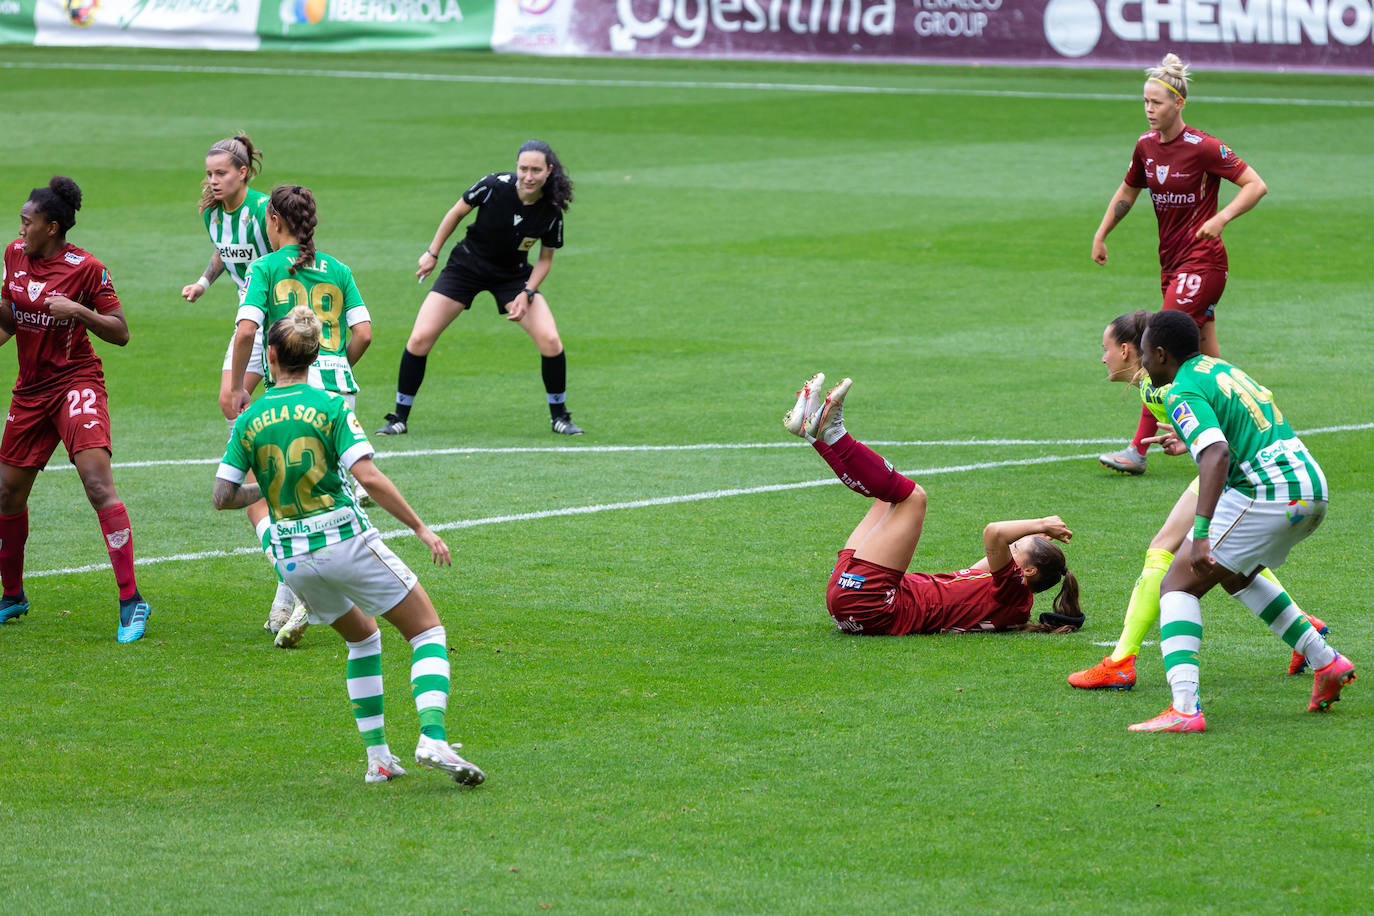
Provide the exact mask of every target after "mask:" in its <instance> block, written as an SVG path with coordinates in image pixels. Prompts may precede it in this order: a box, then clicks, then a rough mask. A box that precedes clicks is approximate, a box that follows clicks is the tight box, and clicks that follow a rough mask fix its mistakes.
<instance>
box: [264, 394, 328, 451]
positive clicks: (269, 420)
mask: <svg viewBox="0 0 1374 916" xmlns="http://www.w3.org/2000/svg"><path fill="white" fill-rule="evenodd" d="M283 420H299V421H301V422H302V423H309V424H310V425H311V426H313V427H315V429H317V430H319V431H320V433H322V434H323V435H325V436H328V435H329V433H330V432H331V431H332V430H333V428H334V424H333V422H332V421H331V420H330V419H329V417H328V416H326V415H325V414H322V413H320V412H319V411H318V410H316V409H315V408H313V407H308V406H306V405H305V404H296V405H294V407H293V405H290V404H283V405H282V406H280V407H269V408H267V410H265V411H263V412H262V413H260V414H258V415H257V416H256V417H254V418H253V421H252V422H251V423H249V424H248V427H247V428H246V429H244V431H243V436H244V441H245V444H247V445H248V446H249V447H251V446H252V440H253V437H254V436H256V435H257V434H258V433H260V432H262V431H263V430H264V429H265V428H267V427H268V426H271V425H272V424H273V423H281V422H282V421H283Z"/></svg>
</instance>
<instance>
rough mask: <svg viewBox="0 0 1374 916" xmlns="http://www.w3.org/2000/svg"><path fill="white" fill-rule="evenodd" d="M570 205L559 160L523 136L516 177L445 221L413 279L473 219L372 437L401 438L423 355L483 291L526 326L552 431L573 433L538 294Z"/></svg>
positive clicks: (485, 186) (502, 179) (487, 187)
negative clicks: (532, 257)
mask: <svg viewBox="0 0 1374 916" xmlns="http://www.w3.org/2000/svg"><path fill="white" fill-rule="evenodd" d="M572 199H573V184H572V180H571V179H569V178H568V175H567V172H565V171H564V170H563V163H561V162H560V161H559V159H558V156H557V154H556V153H554V151H553V149H552V148H551V147H550V146H549V145H548V144H547V143H545V142H543V141H542V140H528V141H526V142H525V144H524V145H523V146H521V147H520V153H519V155H518V157H517V158H516V163H515V171H514V172H497V173H495V174H492V175H488V176H487V177H486V178H483V179H482V180H481V181H479V182H477V184H475V185H473V186H472V187H471V188H468V190H467V192H466V193H465V194H463V196H462V198H461V199H459V201H458V202H457V203H456V204H454V205H453V208H452V209H450V210H449V211H448V213H446V214H445V215H444V218H443V220H442V221H441V222H440V223H439V229H438V230H437V231H436V232H435V233H434V239H433V240H432V241H431V242H430V245H429V248H427V249H425V253H424V254H422V255H420V261H419V269H418V270H416V271H415V276H417V277H419V278H420V279H421V280H423V279H424V278H425V277H427V276H429V274H430V272H431V271H433V270H434V267H435V265H437V264H438V263H439V252H440V251H441V250H442V249H443V247H444V243H445V242H447V241H448V238H449V236H450V235H452V234H453V231H454V230H455V229H457V228H458V224H459V223H461V222H462V221H463V219H464V217H466V216H467V215H468V214H469V213H471V212H472V211H473V210H474V209H475V210H477V218H476V219H475V220H474V221H473V222H472V224H471V225H469V226H468V230H467V235H466V236H464V238H463V240H462V241H461V242H459V243H458V244H457V245H456V246H454V248H453V251H452V253H450V254H449V258H448V264H447V266H445V267H444V269H443V271H442V272H441V273H440V274H439V279H438V280H437V281H436V282H435V284H434V286H433V288H431V289H430V291H429V295H427V296H425V301H424V303H423V304H422V305H421V306H420V314H419V315H417V316H415V326H414V327H413V328H412V329H411V331H410V339H409V340H407V341H406V348H405V352H403V353H402V354H401V369H400V373H399V378H398V379H397V382H396V411H395V412H394V413H389V414H387V415H386V423H385V424H384V425H383V426H382V428H381V429H379V430H377V433H378V435H382V436H397V435H401V434H403V433H405V432H406V430H407V428H408V424H409V423H410V410H411V408H412V407H413V406H414V404H415V395H416V393H417V392H419V390H420V383H421V382H423V381H424V378H425V361H426V359H427V358H428V357H429V351H430V350H432V349H434V344H435V342H436V341H438V339H439V335H440V334H442V333H443V332H444V329H445V328H447V327H448V326H449V324H451V323H452V322H453V319H455V318H457V317H458V316H459V315H460V314H462V312H463V310H464V309H466V308H468V307H469V306H470V305H472V299H473V297H474V296H476V295H477V294H478V293H480V292H482V291H483V290H486V291H488V292H490V293H491V294H492V296H494V297H495V299H496V309H497V311H498V312H500V313H501V314H502V315H505V316H506V318H508V319H509V320H511V321H514V322H516V323H517V324H519V325H520V327H522V328H524V329H525V333H527V334H529V335H530V339H531V340H533V341H534V346H535V348H536V349H538V350H539V357H540V372H541V374H542V375H543V378H544V391H545V393H546V394H547V395H548V399H549V422H550V425H551V427H552V429H553V431H554V432H555V433H558V434H560V435H564V436H576V435H579V434H581V432H582V430H581V428H579V427H578V426H577V424H575V423H574V422H573V421H572V415H571V414H569V413H568V403H567V387H568V386H567V378H568V364H567V359H566V357H565V356H564V353H563V341H562V340H561V339H559V336H558V326H557V325H556V324H555V323H554V320H553V312H552V311H550V309H549V303H548V300H547V299H545V298H544V296H543V294H542V293H540V292H539V286H540V284H541V283H543V282H544V280H545V278H546V277H548V275H549V268H550V267H552V266H553V253H554V250H555V249H558V248H562V247H563V214H564V213H566V212H567V210H568V205H569V204H571V203H572ZM535 242H538V243H539V260H538V262H537V263H535V264H534V265H533V266H531V265H530V263H529V257H528V252H529V250H530V249H531V248H533V247H534V244H535Z"/></svg>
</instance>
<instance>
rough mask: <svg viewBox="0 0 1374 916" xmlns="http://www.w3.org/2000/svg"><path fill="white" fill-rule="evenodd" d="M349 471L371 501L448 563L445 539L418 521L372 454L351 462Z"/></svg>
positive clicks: (449, 563)
mask: <svg viewBox="0 0 1374 916" xmlns="http://www.w3.org/2000/svg"><path fill="white" fill-rule="evenodd" d="M348 472H349V473H350V474H352V475H353V476H354V477H356V478H357V479H358V483H360V484H362V485H363V486H364V487H365V488H366V489H367V495H368V496H371V497H372V500H373V502H375V503H376V504H377V505H379V506H381V507H382V508H383V509H385V510H386V511H387V512H389V513H391V515H393V516H394V517H395V518H396V520H397V521H398V522H400V523H401V524H402V525H405V526H406V527H407V528H409V529H410V530H411V531H414V532H415V536H416V537H417V538H419V539H420V542H421V543H422V544H424V545H425V546H426V547H428V548H429V550H430V553H431V554H432V555H433V557H434V562H435V563H441V564H443V565H444V566H448V565H451V562H452V561H451V560H450V558H449V549H448V545H447V544H445V543H444V539H443V538H441V537H439V535H437V534H435V533H434V532H433V531H430V530H429V527H428V526H427V525H425V523H424V522H422V521H420V516H418V515H416V514H415V510H414V509H412V508H410V504H409V503H407V502H406V500H405V497H404V496H402V495H401V491H400V490H398V489H396V485H395V484H394V483H392V482H391V478H390V477H387V476H386V475H385V474H383V473H382V469H381V468H379V467H377V464H376V462H374V461H373V460H372V459H371V458H359V459H358V460H357V461H355V462H353V466H352V467H350V468H349V469H348Z"/></svg>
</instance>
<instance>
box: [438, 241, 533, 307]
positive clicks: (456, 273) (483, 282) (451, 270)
mask: <svg viewBox="0 0 1374 916" xmlns="http://www.w3.org/2000/svg"><path fill="white" fill-rule="evenodd" d="M533 270H534V268H533V267H532V266H531V265H529V264H522V265H521V266H520V267H518V268H516V269H515V270H498V269H495V268H493V267H491V266H490V265H488V264H485V263H483V262H482V260H481V259H479V258H475V257H474V256H473V255H472V254H471V253H470V252H468V251H467V250H465V249H464V248H463V247H462V246H461V245H460V246H458V247H455V248H454V249H453V252H452V253H451V254H450V255H449V256H448V263H447V264H445V265H444V269H443V271H442V272H440V274H439V279H437V280H435V281H434V286H432V287H430V289H431V291H432V292H436V293H438V294H439V295H441V296H447V297H448V298H450V299H452V300H454V301H455V302H461V303H463V305H467V306H471V305H472V300H473V299H474V298H475V297H476V296H477V294H478V293H481V292H489V293H491V294H492V296H494V297H495V299H496V310H497V311H498V312H500V313H501V314H502V315H504V314H506V303H508V302H513V301H515V297H516V296H518V295H520V293H521V291H522V290H524V288H525V284H526V283H527V282H529V278H530V273H531V272H532V271H533Z"/></svg>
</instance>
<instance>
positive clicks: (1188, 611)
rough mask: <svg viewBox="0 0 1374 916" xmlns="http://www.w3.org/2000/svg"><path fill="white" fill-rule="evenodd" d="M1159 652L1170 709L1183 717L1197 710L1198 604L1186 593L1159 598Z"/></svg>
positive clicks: (1199, 604) (1200, 634) (1200, 643)
mask: <svg viewBox="0 0 1374 916" xmlns="http://www.w3.org/2000/svg"><path fill="white" fill-rule="evenodd" d="M1159 648H1160V651H1161V653H1162V654H1163V655H1164V674H1165V677H1166V678H1167V679H1168V681H1169V689H1170V690H1171V691H1172V692H1173V695H1174V701H1173V706H1174V709H1175V710H1176V711H1178V712H1181V713H1183V714H1184V715H1185V716H1188V715H1192V714H1193V713H1195V712H1197V710H1198V691H1199V689H1200V684H1199V677H1198V651H1199V650H1200V649H1201V648H1202V603H1201V602H1200V601H1198V599H1197V598H1195V597H1193V596H1192V595H1190V594H1188V593H1187V592H1166V593H1164V594H1163V595H1160V596H1159Z"/></svg>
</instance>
